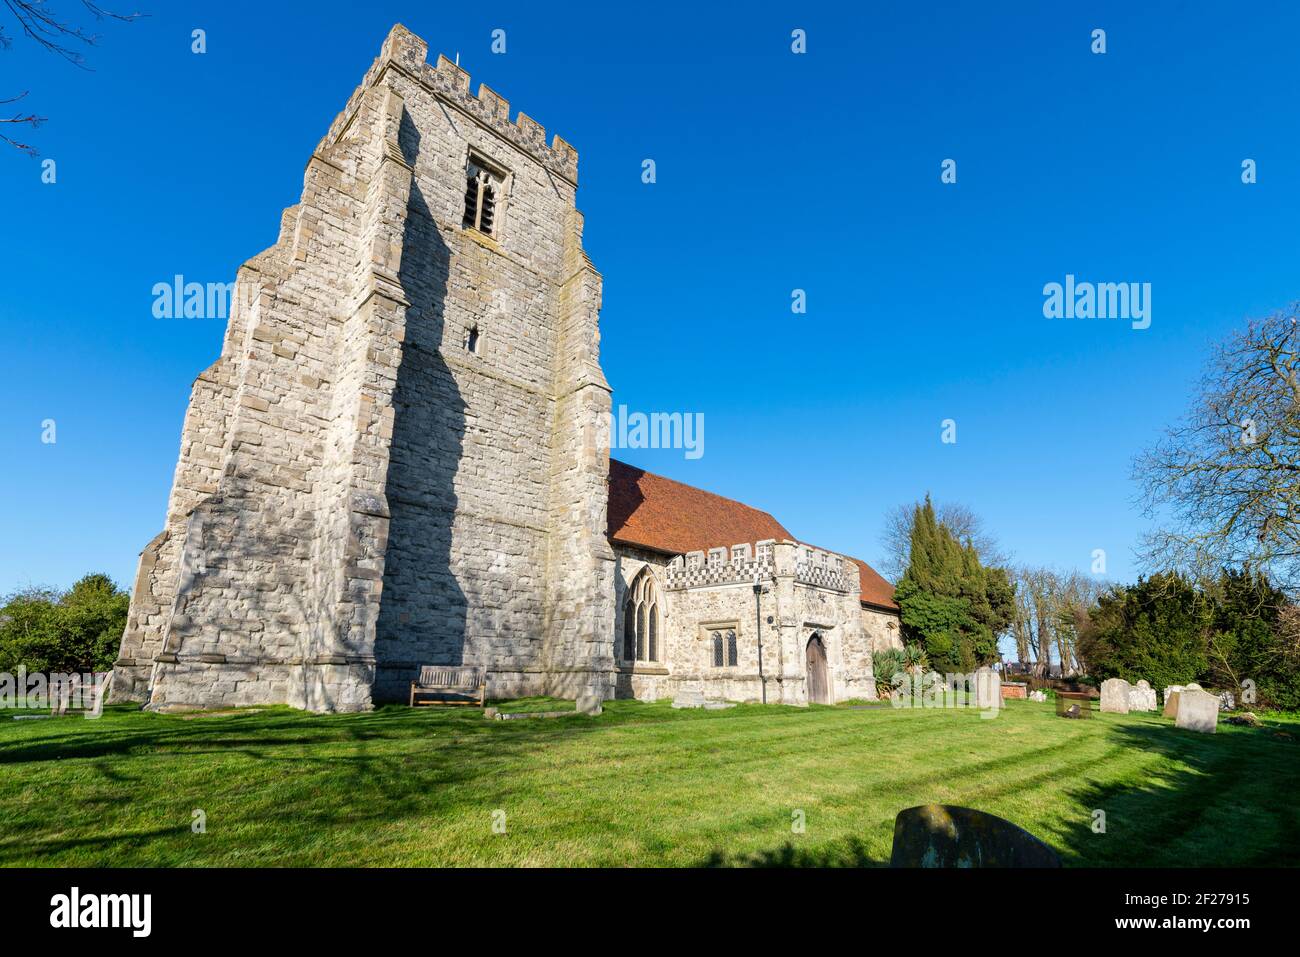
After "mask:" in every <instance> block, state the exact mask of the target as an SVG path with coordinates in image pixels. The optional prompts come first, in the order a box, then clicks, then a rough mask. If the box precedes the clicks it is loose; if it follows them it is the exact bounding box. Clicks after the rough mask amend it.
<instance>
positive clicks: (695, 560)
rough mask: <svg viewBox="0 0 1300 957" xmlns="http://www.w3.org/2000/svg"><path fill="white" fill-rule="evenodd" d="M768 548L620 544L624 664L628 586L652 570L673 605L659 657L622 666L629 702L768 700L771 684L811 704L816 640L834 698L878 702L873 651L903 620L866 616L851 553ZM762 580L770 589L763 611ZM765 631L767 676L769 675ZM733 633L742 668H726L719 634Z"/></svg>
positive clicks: (618, 641)
mask: <svg viewBox="0 0 1300 957" xmlns="http://www.w3.org/2000/svg"><path fill="white" fill-rule="evenodd" d="M758 545H759V548H757V549H753V550H751V549H750V548H749V546H744V545H737V546H725V547H724V546H719V547H717V548H715V549H711V550H710V551H709V552H707V553H706V552H694V553H691V554H689V555H684V556H674V557H670V556H667V555H663V554H659V553H655V552H651V551H648V550H643V549H637V548H631V547H628V546H622V545H620V546H618V548H617V550H616V551H617V556H618V572H617V576H616V580H617V586H616V592H615V601H616V608H617V609H619V610H620V613H619V614H618V615H617V618H616V624H615V648H616V649H619V650H620V658H621V649H622V647H623V645H622V637H623V626H624V622H623V620H622V618H623V616H622V614H621V609H622V608H623V605H624V601H625V597H626V594H627V589H628V587H629V586H630V584H631V583H632V582H633V581H634V580H635V578H636V576H637V575H638V574H639V573H640V572H641V571H642V570H643V569H645V568H647V567H648V568H649V569H650V571H651V573H652V574H653V575H654V576H655V580H656V582H657V583H658V586H659V590H660V595H661V597H662V598H663V600H664V613H663V619H662V620H663V631H662V639H661V644H662V652H661V654H660V655H659V660H658V661H654V662H626V661H620V663H619V666H618V670H619V683H618V693H619V695H620V696H626V697H636V698H641V699H647V700H651V699H657V698H664V697H670V696H673V695H675V694H678V693H680V692H683V691H700V692H702V693H703V694H704V695H705V696H706V697H711V698H726V699H729V700H737V701H759V700H761V697H762V694H763V689H764V686H766V691H767V700H768V701H769V702H773V703H787V704H806V703H807V702H808V688H807V663H806V647H807V644H808V642H809V640H810V639H811V638H812V636H813V635H814V634H817V635H820V636H821V638H822V642H823V644H824V646H825V648H826V654H827V671H828V678H829V692H830V698H831V700H832V701H843V700H848V699H853V698H874V697H875V696H876V690H875V678H874V675H873V672H872V667H871V652H872V650H873V648H874V647H875V642H876V641H877V640H878V639H877V637H876V636H877V633H880V634H884V633H886V632H887V629H886V627H885V624H886V622H887V621H888V620H889V619H891V618H895V619H896V616H890V615H888V614H887V613H884V612H873V613H871V615H870V616H867V615H865V614H864V612H863V609H862V607H861V603H860V601H859V598H858V594H857V589H856V587H855V586H856V581H857V569H856V566H854V565H852V563H850V562H848V561H847V560H846V559H843V558H842V557H841V556H838V555H834V554H833V553H825V552H822V551H820V550H809V549H808V548H807V546H802V545H798V544H797V543H794V542H767V543H758ZM763 545H768V546H770V547H769V548H762V546H763ZM756 574H757V575H758V578H759V581H760V583H761V586H762V587H763V592H762V593H761V594H760V595H759V597H758V600H757V605H756V601H755V596H754V589H753V584H754V577H755V575H756ZM814 581H816V582H820V584H816V583H814ZM850 582H852V583H853V584H852V585H850ZM828 584H835V585H837V586H839V587H835V588H832V587H827V585H828ZM868 621H870V623H871V627H870V628H869V627H867V626H866V622H868ZM760 629H761V635H762V657H763V662H762V675H763V679H764V680H760V677H759V641H758V636H759V634H760ZM731 630H734V631H735V632H736V636H737V653H738V654H737V664H736V665H735V666H731V665H724V666H723V667H721V668H719V667H716V666H715V665H714V664H713V646H712V640H711V636H712V634H713V632H715V631H718V632H721V633H723V634H725V633H726V632H727V631H731ZM880 640H883V639H880Z"/></svg>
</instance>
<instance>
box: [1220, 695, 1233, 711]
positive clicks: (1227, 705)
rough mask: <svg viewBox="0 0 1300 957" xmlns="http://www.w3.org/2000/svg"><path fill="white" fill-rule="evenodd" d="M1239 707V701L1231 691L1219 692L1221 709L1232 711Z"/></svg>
mask: <svg viewBox="0 0 1300 957" xmlns="http://www.w3.org/2000/svg"><path fill="white" fill-rule="evenodd" d="M1235 707H1237V701H1236V699H1235V698H1233V697H1232V692H1231V691H1224V692H1221V693H1220V694H1219V710H1220V711H1231V710H1232V709H1233V708H1235Z"/></svg>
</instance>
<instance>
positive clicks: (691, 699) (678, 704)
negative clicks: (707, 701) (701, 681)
mask: <svg viewBox="0 0 1300 957" xmlns="http://www.w3.org/2000/svg"><path fill="white" fill-rule="evenodd" d="M673 707H674V708H703V707H704V695H703V694H702V693H701V692H699V691H679V692H677V696H676V697H675V698H673Z"/></svg>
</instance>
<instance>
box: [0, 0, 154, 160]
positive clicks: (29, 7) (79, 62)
mask: <svg viewBox="0 0 1300 957" xmlns="http://www.w3.org/2000/svg"><path fill="white" fill-rule="evenodd" d="M0 4H2V5H3V6H4V8H5V9H7V10H8V11H9V12H10V13H11V14H12V15H13V17H14V19H15V20H17V21H18V26H19V28H20V29H21V31H22V34H23V35H24V36H26V37H27V38H28V39H30V40H34V41H35V42H36V43H37V44H39V45H40V46H41V47H43V48H44V49H46V50H48V51H49V52H51V53H54V54H56V55H58V56H60V57H62V58H63V59H65V60H67V61H68V62H69V63H71V64H73V65H74V66H79V67H81V68H82V69H88V67H86V58H85V56H84V55H83V54H82V52H81V50H80V49H79V47H80V46H94V45H95V44H96V43H97V42H98V41H99V36H98V35H97V34H93V33H87V32H86V30H85V29H84V28H83V27H81V26H78V25H77V24H74V23H71V22H69V21H67V20H65V19H63V18H62V17H60V16H59V15H58V14H56V13H55V12H54V11H53V10H51V9H50V5H49V4H48V3H47V2H46V0H0ZM81 6H82V7H83V8H85V10H86V11H88V12H89V13H90V14H91V15H92V16H94V18H95V19H96V20H120V21H122V22H124V23H129V22H131V21H132V20H138V19H139V18H140V17H142V16H144V14H142V13H113V12H112V11H109V10H105V9H104V8H102V7H101V6H99V5H98V4H97V3H93V2H92V0H81ZM12 43H13V41H12V39H10V37H9V36H8V35H6V34H5V32H4V26H3V25H0V48H3V49H8V48H9V47H10V45H12ZM25 96H27V91H26V90H24V91H23V92H22V93H19V94H18V95H17V96H11V97H9V98H8V99H3V100H0V106H5V105H8V104H10V103H17V102H18V101H19V100H21V99H23V97H25ZM45 119H46V118H45V117H43V116H37V115H36V114H35V113H23V112H22V111H21V110H20V111H18V112H17V113H15V114H14V115H13V116H12V117H0V124H12V125H15V126H27V127H30V128H31V129H36V128H37V127H38V126H40V125H41V124H42V123H43V122H45ZM0 141H3V142H5V143H8V144H9V145H10V146H13V147H15V148H17V149H19V150H22V151H23V152H24V153H26V154H28V155H29V156H36V155H37V152H36V149H35V147H33V146H31V145H30V144H28V143H23V142H20V141H19V140H16V139H14V138H12V137H9V136H6V135H4V134H3V133H0Z"/></svg>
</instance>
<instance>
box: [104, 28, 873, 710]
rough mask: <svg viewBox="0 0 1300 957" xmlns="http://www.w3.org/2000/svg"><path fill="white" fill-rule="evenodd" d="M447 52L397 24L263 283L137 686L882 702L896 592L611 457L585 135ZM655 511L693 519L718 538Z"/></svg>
mask: <svg viewBox="0 0 1300 957" xmlns="http://www.w3.org/2000/svg"><path fill="white" fill-rule="evenodd" d="M426 53H427V45H426V44H425V43H424V41H422V40H420V39H419V38H418V37H416V36H414V35H413V34H411V33H410V32H408V31H407V30H405V29H404V28H402V27H400V26H397V27H394V28H393V30H392V32H391V33H390V34H389V36H388V37H387V39H386V40H385V42H384V44H383V47H382V50H381V53H380V56H379V57H378V59H376V60H375V62H374V63H373V65H372V66H371V67H370V69H369V71H367V73H366V75H365V77H364V79H363V81H362V83H361V86H360V87H358V89H357V90H356V91H355V92H354V93H353V95H352V97H351V98H350V100H349V101H348V103H347V106H346V107H345V108H344V110H343V111H342V112H341V113H340V114H339V116H338V117H337V118H336V119H335V121H334V122H333V124H332V125H331V127H330V130H329V132H328V133H327V135H326V136H325V138H324V139H322V140H321V142H320V143H319V144H318V146H317V147H316V149H315V151H314V152H313V153H312V156H311V159H310V161H309V162H308V164H307V168H306V171H305V174H304V178H303V192H302V198H301V201H300V202H299V203H298V204H297V205H295V206H292V207H290V208H289V209H287V210H285V212H284V215H283V216H282V218H281V222H280V231H279V237H278V239H277V241H276V243H275V245H273V246H272V247H271V248H270V249H268V250H266V251H265V252H263V253H261V254H260V255H258V256H256V257H254V258H253V259H251V260H249V261H248V262H247V263H245V264H244V265H243V266H242V267H241V268H240V270H239V272H238V276H237V282H236V287H235V297H234V298H235V303H234V306H233V309H232V312H231V315H230V319H229V325H228V328H227V332H226V337H225V340H224V343H223V347H222V353H221V357H220V358H219V359H218V360H217V362H216V363H215V364H214V365H213V366H212V367H211V368H209V369H208V370H207V371H206V372H204V373H203V374H202V375H200V376H199V378H198V379H197V381H196V382H195V384H194V387H193V391H192V394H191V398H190V404H189V409H188V411H187V413H186V417H185V422H184V426H183V431H182V438H181V451H180V458H179V462H178V464H177V468H176V473H175V477H174V482H173V488H172V493H171V497H170V500H169V502H168V508H167V518H166V523H165V525H164V527H163V530H162V531H161V532H160V533H159V535H158V536H157V537H156V538H154V540H153V541H151V542H150V543H149V544H148V545H147V546H146V548H145V549H144V551H143V553H142V554H141V558H140V565H139V571H138V574H137V577H136V581H135V586H134V592H133V599H132V604H131V611H130V614H129V619H128V623H127V627H126V631H125V634H124V636H123V639H122V647H121V652H120V655H119V658H118V661H117V662H116V665H115V668H114V678H113V691H112V694H113V697H114V698H115V699H116V700H134V701H142V702H146V703H148V704H149V705H150V706H151V707H154V708H162V709H167V708H181V707H217V706H229V705H249V704H262V703H288V704H291V705H294V706H296V707H301V708H309V709H312V710H316V711H329V710H344V711H352V710H364V709H367V708H369V707H371V706H372V705H373V704H374V702H375V701H377V700H391V699H401V698H403V697H404V694H405V688H406V685H407V683H408V682H409V680H410V679H411V678H412V677H413V676H414V674H415V673H416V671H417V670H418V668H419V666H420V665H422V664H449V665H459V664H472V665H479V666H483V667H486V668H487V670H488V673H489V694H490V695H492V696H506V695H522V694H542V693H545V694H554V695H562V696H567V697H571V698H573V697H578V696H579V695H595V696H596V697H597V699H599V698H608V697H612V696H615V695H635V696H637V697H646V698H650V697H660V696H669V695H672V694H674V693H676V692H678V691H681V690H683V689H688V688H694V689H698V690H701V691H705V690H707V693H708V695H709V696H710V697H726V698H735V699H749V700H757V699H760V698H761V697H762V696H763V695H764V694H765V693H766V696H767V698H768V700H774V701H788V702H795V703H803V702H807V701H809V700H826V701H831V700H842V699H845V698H850V697H873V696H874V693H875V688H874V678H873V676H872V673H871V651H872V650H873V649H874V648H880V647H886V646H889V645H894V646H897V645H898V638H897V623H896V622H897V608H896V606H894V605H893V602H892V597H891V593H892V588H890V587H889V586H888V584H887V583H885V582H884V581H883V580H882V579H880V578H879V576H877V575H875V573H874V572H873V571H871V570H870V569H869V568H868V567H867V566H866V565H864V564H863V563H860V562H856V561H854V560H852V559H847V558H845V557H843V556H839V555H834V554H832V553H829V552H825V551H823V550H820V549H814V548H812V547H811V546H808V545H806V544H803V543H799V542H797V541H796V540H794V539H793V537H792V536H790V535H789V534H788V533H785V531H784V529H783V528H781V527H780V526H779V525H777V524H776V523H775V522H774V521H773V520H771V519H770V516H767V517H766V518H767V520H768V522H771V525H767V524H765V523H760V524H763V528H762V529H761V531H763V532H771V531H772V528H773V527H775V529H777V530H779V532H780V533H781V534H780V535H779V536H778V535H769V536H765V535H763V534H758V533H757V532H756V533H755V534H750V532H751V531H753V528H752V527H751V525H750V524H749V520H750V519H751V518H752V516H754V515H765V513H757V512H755V511H754V510H748V509H747V507H745V506H741V505H739V503H735V502H732V501H730V500H726V499H721V498H719V497H716V496H709V494H708V493H704V492H701V491H700V490H696V489H689V487H687V486H682V487H681V488H684V489H688V490H689V492H691V493H693V495H694V498H693V499H692V502H693V503H694V504H695V505H696V506H697V508H696V510H695V512H694V513H692V512H691V509H685V510H684V511H683V510H681V509H678V508H677V505H678V504H680V503H675V502H674V501H673V500H672V499H673V495H668V496H667V497H666V498H665V497H664V496H663V495H660V496H659V500H658V501H657V502H652V501H650V500H649V497H647V496H645V495H644V494H643V493H642V491H641V488H640V487H641V485H642V484H645V485H647V486H649V485H653V484H654V483H653V482H651V481H650V480H652V479H657V477H655V476H649V478H648V479H646V480H645V482H642V476H648V473H636V472H635V470H630V469H628V467H626V466H621V465H620V464H619V463H611V460H610V459H609V457H608V452H607V451H606V450H607V449H608V447H609V436H608V422H609V411H610V387H609V385H608V384H607V382H606V380H605V378H604V375H603V373H602V371H601V367H600V361H599V343H600V330H599V325H598V314H599V309H600V298H601V277H600V275H599V273H597V272H596V270H595V269H594V267H593V266H592V264H591V262H590V261H589V260H588V258H587V256H586V253H585V252H584V251H583V246H582V229H583V220H582V215H581V213H579V212H578V211H577V208H576V206H575V193H576V189H577V154H576V152H575V150H574V149H573V147H571V146H570V145H569V144H568V143H566V142H565V141H564V140H563V139H561V138H560V137H559V136H555V137H553V138H552V140H551V142H550V144H549V145H548V144H547V142H546V137H545V134H544V131H543V129H542V127H541V126H539V125H538V124H537V123H536V122H534V121H533V120H531V119H530V118H529V117H527V116H525V115H524V114H523V113H520V114H518V116H517V117H516V118H515V119H514V120H513V121H512V120H511V119H510V108H509V104H508V103H507V102H506V101H505V100H504V99H502V98H501V97H500V96H499V95H498V94H496V93H495V92H494V91H492V90H491V89H489V88H488V87H487V86H486V85H482V86H480V87H479V89H478V92H477V95H474V94H471V92H470V78H469V76H468V75H467V74H466V73H464V72H463V71H462V70H460V69H459V67H457V66H456V65H455V64H453V63H452V62H451V61H449V60H447V59H446V57H439V58H438V60H437V62H436V63H435V64H433V65H430V64H428V63H427V62H426ZM476 170H486V171H488V174H490V176H491V177H492V183H493V193H492V200H493V204H494V205H493V209H492V221H491V225H490V227H489V226H488V225H487V221H486V219H484V220H483V221H479V220H476V219H475V217H474V215H472V213H471V215H469V216H468V217H467V214H466V210H467V202H468V200H467V184H469V183H470V177H472V176H473V175H475V171H476ZM666 482H667V480H662V482H661V483H660V484H659V485H656V486H655V487H656V488H658V489H660V490H662V489H665V488H670V485H664V484H662V483H666ZM673 484H675V483H673ZM616 487H617V489H618V491H619V493H620V494H622V495H624V497H625V498H626V499H627V500H628V501H632V502H633V504H632V505H631V506H630V508H624V509H623V510H622V511H621V512H619V514H618V515H615V514H614V513H613V512H612V511H611V510H610V509H609V507H608V502H609V498H610V495H611V493H612V490H614V489H615V488H616ZM674 494H676V493H674ZM683 494H684V493H683ZM656 509H659V510H663V509H667V510H668V512H671V513H672V514H673V515H674V516H676V517H675V518H674V519H672V520H671V521H669V523H668V524H670V525H671V524H672V522H673V521H677V522H680V521H681V520H682V515H691V514H694V515H695V516H696V518H695V520H694V521H692V522H689V523H688V524H689V525H690V530H689V536H688V537H689V539H690V540H689V541H686V540H685V539H683V538H682V535H681V534H680V533H681V529H680V528H676V529H674V528H667V527H666V526H664V525H663V523H662V522H660V523H659V527H657V525H656V519H655V515H656V514H658V513H657V512H656ZM719 516H721V517H722V520H719ZM737 516H739V518H738V519H737ZM731 519H737V520H735V521H733V520H731ZM733 533H734V534H733ZM710 535H715V536H724V537H718V538H717V540H714V539H712V538H710ZM688 552H689V554H688ZM642 571H644V572H645V575H646V576H647V577H645V578H643V579H642V582H641V584H640V585H639V586H637V587H638V590H637V591H636V594H632V593H631V592H630V591H629V589H630V588H631V587H632V586H633V585H634V584H635V578H636V576H637V575H638V574H639V573H641V572H642ZM756 579H757V580H758V582H759V592H758V595H757V598H756V597H755V590H754V582H755V580H756ZM646 596H649V597H650V598H651V601H650V602H649V603H646V602H645V601H643V599H644V598H645V597H646ZM629 599H633V600H632V601H631V602H630V603H629ZM638 615H640V616H641V617H640V618H639V619H638V618H637V616H638ZM638 620H639V622H640V624H637V621H638ZM629 622H631V624H630V625H629ZM629 627H630V629H631V630H630V631H629ZM732 632H734V633H735V638H734V643H735V651H734V653H733V652H731V642H732V640H733V639H732V638H731V635H730V634H729V633H732ZM719 635H724V636H725V637H724V638H723V639H722V640H723V641H724V642H725V643H726V645H725V647H723V649H722V650H723V657H722V664H717V663H716V660H717V659H716V658H715V656H714V654H715V651H716V645H717V641H718V636H719ZM629 637H630V638H631V640H630V641H629ZM638 643H639V644H638ZM760 643H761V644H762V648H763V654H764V662H763V669H762V678H761V679H760V671H759V662H758V654H759V646H760ZM733 659H734V660H733Z"/></svg>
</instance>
